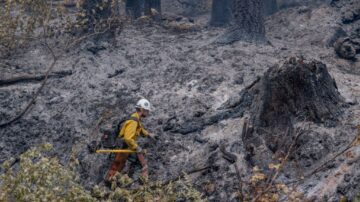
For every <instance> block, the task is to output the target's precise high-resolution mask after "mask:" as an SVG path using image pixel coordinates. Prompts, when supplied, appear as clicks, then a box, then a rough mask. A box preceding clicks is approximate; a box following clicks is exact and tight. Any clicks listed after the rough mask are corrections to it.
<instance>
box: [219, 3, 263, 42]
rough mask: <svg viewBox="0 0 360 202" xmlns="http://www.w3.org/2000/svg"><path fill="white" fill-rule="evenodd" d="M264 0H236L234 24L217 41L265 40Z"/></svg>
mask: <svg viewBox="0 0 360 202" xmlns="http://www.w3.org/2000/svg"><path fill="white" fill-rule="evenodd" d="M262 3H263V1H262V0H234V2H233V6H232V7H233V9H232V14H233V18H234V24H233V25H232V26H231V27H230V28H229V30H228V31H227V32H226V33H225V34H224V35H223V36H221V37H220V38H218V40H217V42H218V43H221V44H230V43H233V42H235V41H239V40H244V41H250V42H254V41H256V42H265V41H266V38H265V26H264V16H263V5H262Z"/></svg>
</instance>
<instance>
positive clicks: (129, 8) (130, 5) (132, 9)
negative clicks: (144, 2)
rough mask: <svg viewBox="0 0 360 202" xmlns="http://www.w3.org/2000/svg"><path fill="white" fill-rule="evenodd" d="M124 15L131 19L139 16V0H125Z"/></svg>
mask: <svg viewBox="0 0 360 202" xmlns="http://www.w3.org/2000/svg"><path fill="white" fill-rule="evenodd" d="M125 7H126V8H125V10H126V15H128V16H130V17H131V18H133V19H136V18H139V17H140V16H141V10H142V9H141V7H142V6H141V1H140V0H126V2H125Z"/></svg>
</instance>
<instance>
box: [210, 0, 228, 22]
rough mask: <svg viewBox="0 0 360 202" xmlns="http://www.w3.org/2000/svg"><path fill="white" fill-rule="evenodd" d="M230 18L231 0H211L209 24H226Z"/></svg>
mask: <svg viewBox="0 0 360 202" xmlns="http://www.w3.org/2000/svg"><path fill="white" fill-rule="evenodd" d="M230 20H231V1H230V0H213V3H212V10H211V20H210V25H211V26H215V27H220V26H224V25H227V24H228V23H229V22H230Z"/></svg>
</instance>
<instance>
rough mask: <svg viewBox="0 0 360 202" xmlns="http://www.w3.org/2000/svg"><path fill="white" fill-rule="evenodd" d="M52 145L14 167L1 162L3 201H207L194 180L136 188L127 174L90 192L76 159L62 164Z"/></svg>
mask: <svg viewBox="0 0 360 202" xmlns="http://www.w3.org/2000/svg"><path fill="white" fill-rule="evenodd" d="M51 149H52V145H50V144H44V145H42V146H40V147H37V148H32V149H30V150H28V151H27V152H25V153H23V154H22V155H21V156H20V162H19V165H18V166H14V167H15V168H12V167H11V166H10V165H11V163H10V162H13V161H14V160H13V159H11V160H9V161H6V162H5V163H4V164H3V165H2V169H3V171H4V173H3V174H1V175H0V202H2V201H4V202H5V201H80V202H88V201H119V200H123V201H129V202H131V201H139V202H140V201H146V202H148V201H161V202H172V201H178V200H182V201H204V200H203V199H202V196H201V193H200V192H198V191H197V190H196V189H194V188H193V186H192V184H191V181H190V180H189V179H187V178H185V180H178V181H176V182H172V183H169V184H166V185H163V184H161V183H155V184H150V183H146V184H145V185H142V186H140V187H139V188H136V189H133V188H130V186H131V185H132V184H133V183H134V181H133V180H132V179H131V178H130V177H128V176H127V175H120V174H117V175H115V177H114V178H113V182H112V183H113V185H112V189H109V188H107V187H104V186H99V185H96V186H95V187H93V189H92V192H91V193H90V192H88V191H87V190H85V189H84V188H83V187H82V186H81V185H80V184H79V175H78V174H77V173H76V172H74V171H73V170H76V169H75V166H77V165H78V163H77V160H76V159H75V158H72V160H71V162H70V163H69V164H70V166H69V167H65V166H63V165H61V164H60V163H59V161H58V159H57V158H55V157H49V156H48V155H47V153H48V152H49V151H51Z"/></svg>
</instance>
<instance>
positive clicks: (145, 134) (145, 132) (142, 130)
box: [141, 127, 149, 137]
mask: <svg viewBox="0 0 360 202" xmlns="http://www.w3.org/2000/svg"><path fill="white" fill-rule="evenodd" d="M141 133H142V134H143V136H145V137H149V132H148V131H147V130H145V128H143V127H141Z"/></svg>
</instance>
